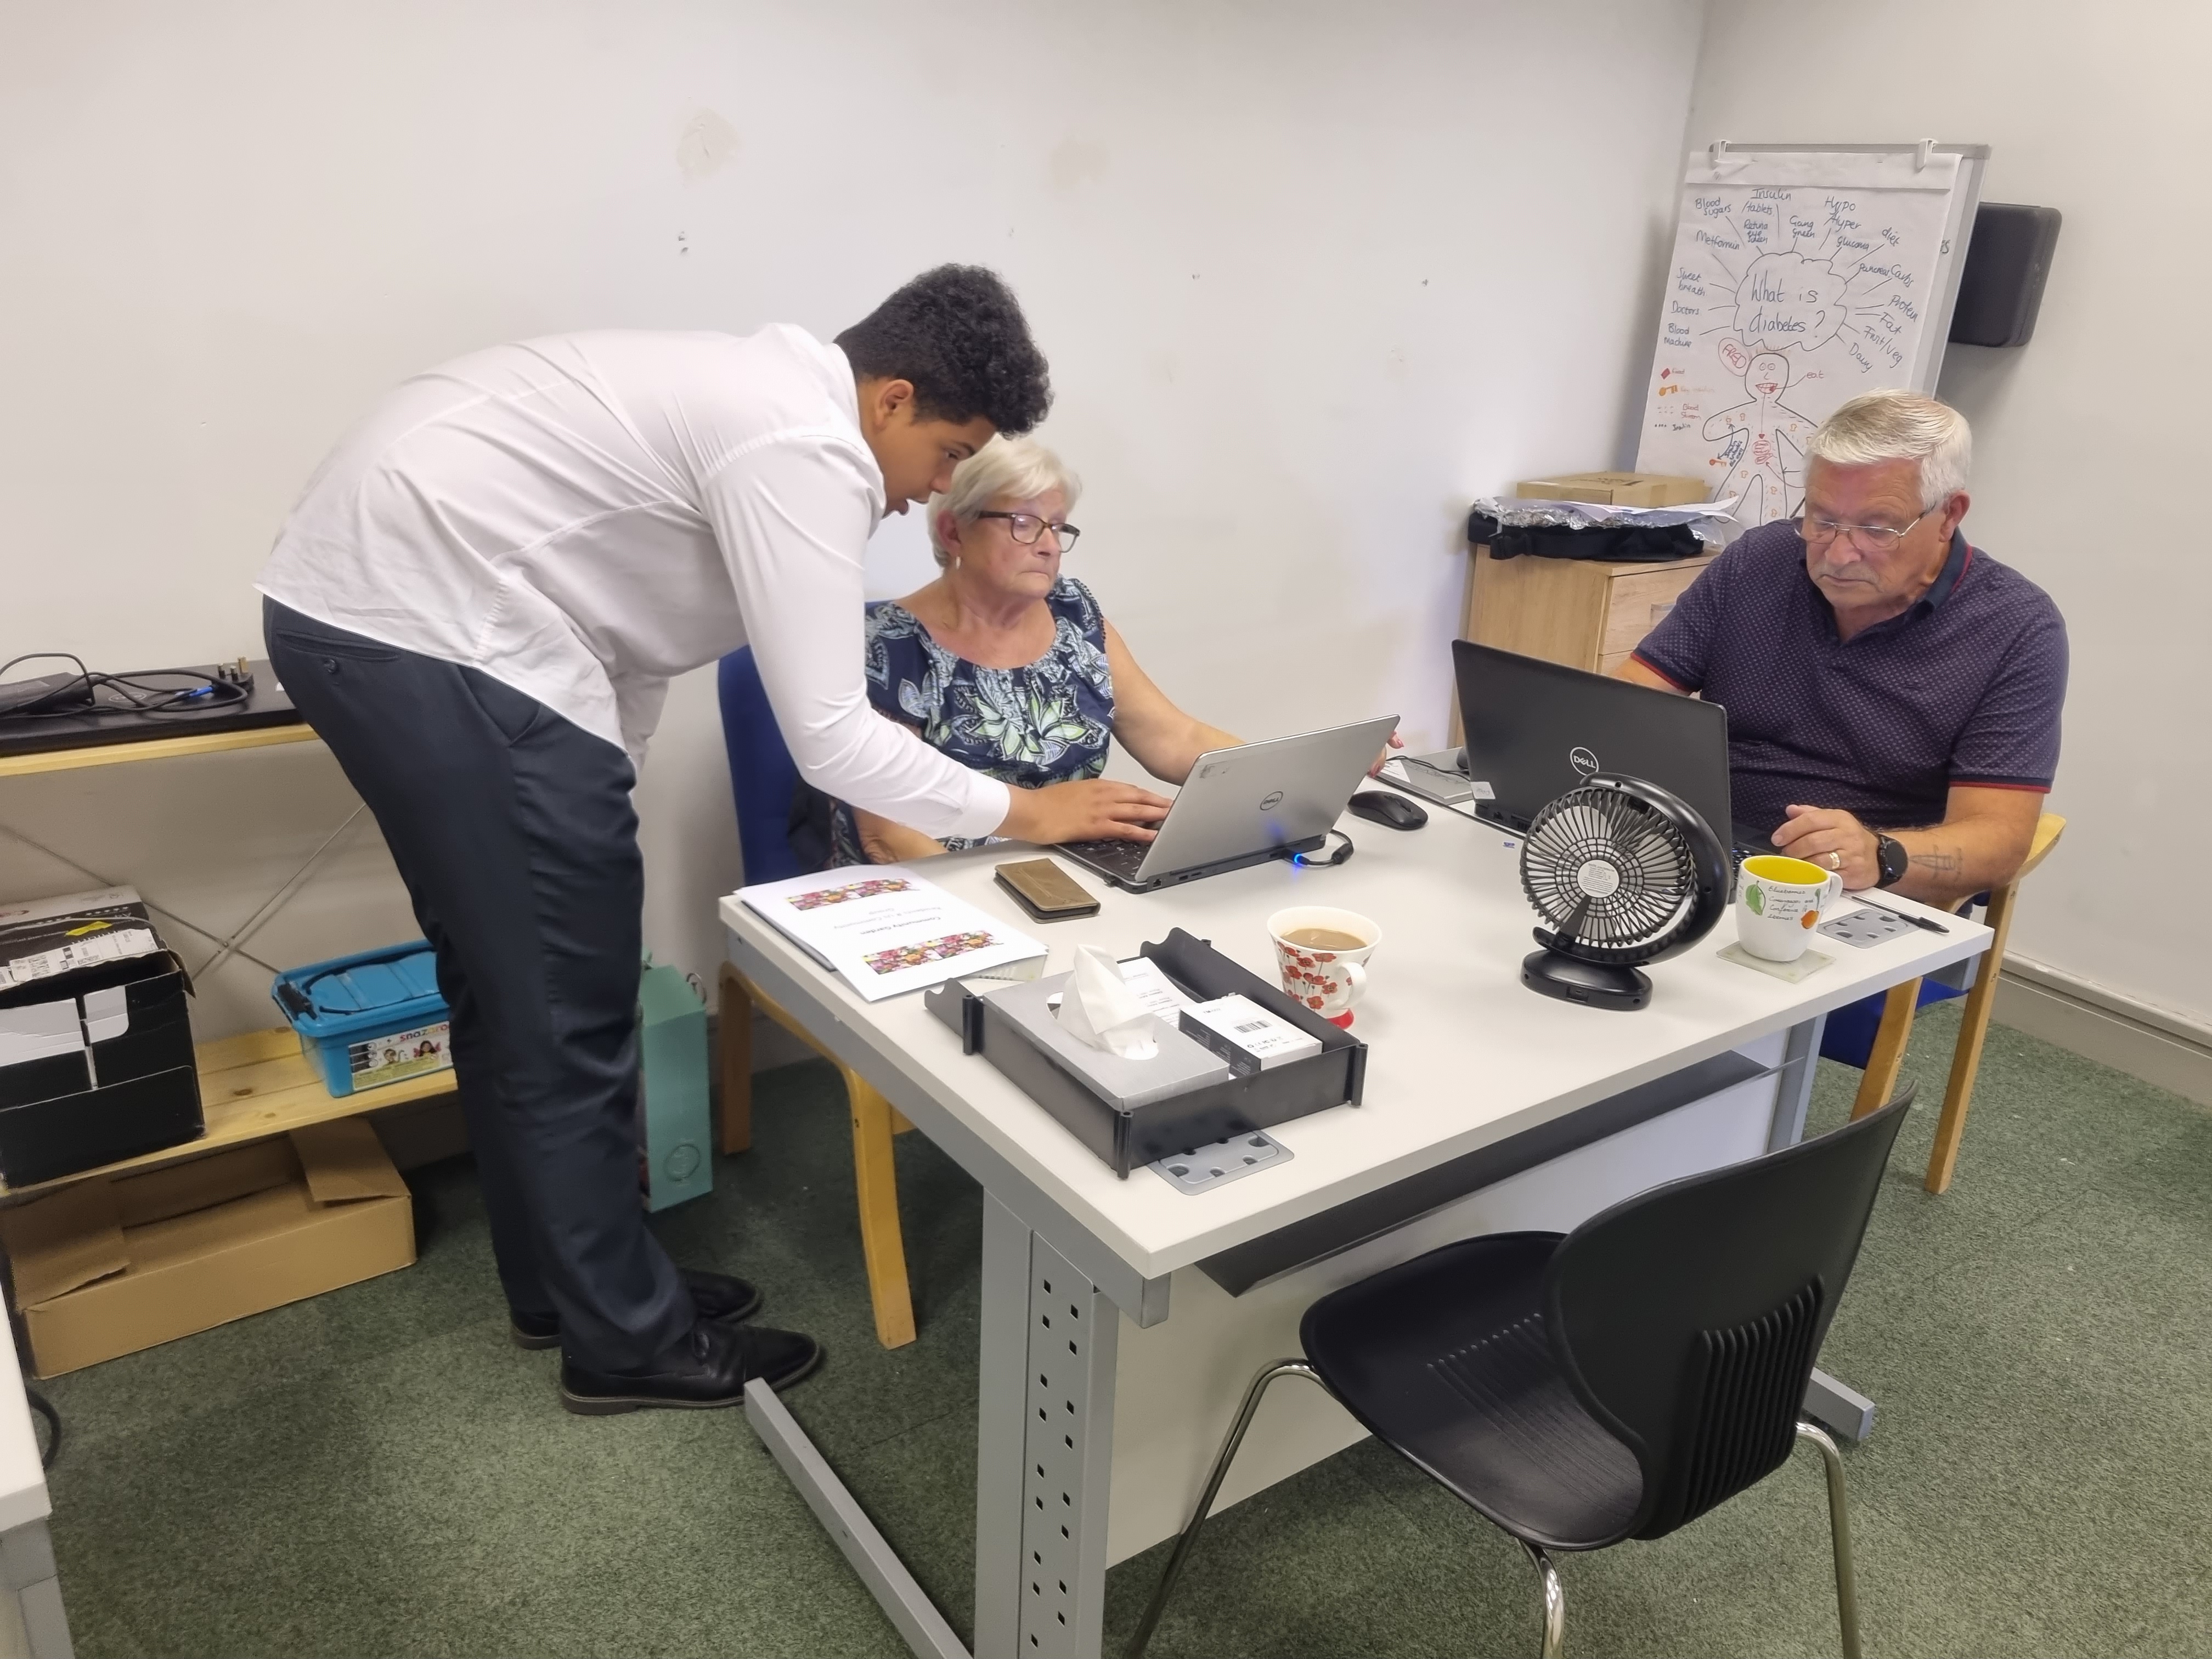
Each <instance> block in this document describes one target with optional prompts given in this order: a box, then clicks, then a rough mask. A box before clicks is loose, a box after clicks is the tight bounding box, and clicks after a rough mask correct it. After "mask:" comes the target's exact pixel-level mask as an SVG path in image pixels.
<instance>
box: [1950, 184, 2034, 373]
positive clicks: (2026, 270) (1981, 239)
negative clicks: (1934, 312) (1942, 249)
mask: <svg viewBox="0 0 2212 1659" xmlns="http://www.w3.org/2000/svg"><path fill="white" fill-rule="evenodd" d="M2058 224H2059V213H2058V210H2057V208H2046V207H2022V206H2021V205H2019V204H2016V203H2013V202H1984V203H1983V204H1981V206H1980V207H1979V208H1978V210H1976V211H1975V214H1974V234H1973V240H1971V241H1969V242H1968V243H1967V244H1966V269H1965V270H1962V271H1960V273H1959V303H1958V306H1957V307H1956V308H1955V309H1954V310H1953V312H1952V313H1951V338H1952V339H1953V340H1954V341H1955V342H1957V343H1959V344H1960V345H1979V346H2018V345H2026V344H2027V342H2028V339H2029V337H2031V336H2033V334H2034V332H2035V313H2037V312H2038V311H2039V310H2040V309H2042V307H2043V284H2044V282H2045V279H2046V278H2047V277H2049V276H2050V275H2051V255H2052V253H2053V252H2056V251H2057V246H2058Z"/></svg>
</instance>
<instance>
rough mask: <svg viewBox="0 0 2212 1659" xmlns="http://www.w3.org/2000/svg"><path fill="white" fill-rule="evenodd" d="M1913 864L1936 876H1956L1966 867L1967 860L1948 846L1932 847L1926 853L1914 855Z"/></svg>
mask: <svg viewBox="0 0 2212 1659" xmlns="http://www.w3.org/2000/svg"><path fill="white" fill-rule="evenodd" d="M1912 863H1913V866H1914V867H1915V868H1916V869H1920V870H1925V871H1927V872H1928V873H1929V874H1930V875H1934V876H1955V875H1957V874H1958V873H1959V872H1960V871H1961V870H1963V869H1965V868H1966V860H1965V859H1963V858H1961V857H1960V855H1959V854H1956V853H1954V852H1952V851H1950V850H1949V849H1948V848H1942V847H1931V848H1929V849H1928V850H1927V851H1926V852H1924V853H1915V854H1913V855H1912Z"/></svg>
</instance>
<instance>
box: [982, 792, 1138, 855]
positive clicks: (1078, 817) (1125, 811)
mask: <svg viewBox="0 0 2212 1659" xmlns="http://www.w3.org/2000/svg"><path fill="white" fill-rule="evenodd" d="M1012 793H1013V802H1012V806H1011V807H1010V808H1009V809H1008V811H1007V813H1006V820H1005V822H1003V823H1000V825H999V830H998V833H999V834H1000V835H1002V836H1009V837H1011V838H1012V839H1013V840H1015V841H1027V842H1036V844H1037V845H1038V846H1040V847H1049V846H1052V845H1054V843H1055V842H1063V841H1150V840H1152V836H1153V834H1154V833H1155V832H1154V831H1153V829H1152V825H1154V824H1156V823H1158V822H1159V821H1160V820H1161V819H1162V818H1164V817H1167V815H1168V807H1169V805H1170V802H1169V800H1168V799H1166V797H1164V796H1162V795H1156V794H1154V793H1152V791H1151V790H1149V789H1139V788H1138V787H1137V786H1136V785H1134V784H1133V783H1120V782H1116V781H1115V780H1114V779H1112V778H1079V779H1078V780H1076V781H1073V782H1072V783H1048V784H1047V785H1045V787H1043V788H1042V789H1017V790H1015V791H1013V792H1012Z"/></svg>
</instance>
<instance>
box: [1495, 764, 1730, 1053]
mask: <svg viewBox="0 0 2212 1659" xmlns="http://www.w3.org/2000/svg"><path fill="white" fill-rule="evenodd" d="M1521 890H1522V891H1523V892H1524V893H1526V894H1528V902H1529V903H1531V904H1533V905H1534V906H1535V907H1536V910H1537V914H1539V915H1541V916H1542V917H1543V918H1544V920H1545V921H1547V923H1549V924H1550V926H1549V927H1539V928H1538V929H1537V930H1536V943H1537V944H1539V945H1542V946H1543V947H1544V948H1543V949H1542V950H1541V951H1536V952H1534V954H1533V955H1531V956H1530V957H1528V958H1527V960H1525V961H1524V962H1522V964H1521V982H1522V984H1523V985H1525V986H1527V987H1528V988H1529V989H1530V990H1532V991H1541V992H1542V993H1543V994H1545V995H1546V996H1547V997H1558V998H1559V999H1560V1000H1563V1001H1566V1002H1581V1003H1587V1004H1588V1005H1589V1006H1591V1007H1593V1008H1620V1009H1627V1008H1641V1007H1643V1006H1644V1005H1645V1004H1646V1003H1648V1002H1650V1000H1651V981H1650V976H1649V975H1645V974H1644V973H1641V972H1639V971H1638V964H1639V963H1652V962H1660V961H1663V960H1664V959H1665V958H1667V957H1671V956H1674V955H1677V954H1679V953H1680V952H1681V951H1686V950H1688V949H1689V948H1690V946H1692V945H1695V944H1696V943H1697V942H1698V941H1699V939H1703V938H1704V937H1705V935H1706V934H1707V933H1711V931H1712V927H1713V924H1714V923H1715V922H1717V921H1719V920H1720V917H1721V912H1722V911H1723V909H1725V908H1727V907H1728V901H1729V859H1728V848H1725V847H1723V845H1722V844H1721V840H1720V837H1719V836H1716V835H1715V834H1714V833H1713V831H1712V827H1711V825H1710V824H1708V823H1706V822H1705V819H1704V818H1702V817H1699V814H1698V811H1697V810H1696V809H1695V808H1694V807H1692V806H1691V805H1689V803H1688V802H1686V801H1685V800H1683V799H1682V798H1681V797H1680V796H1679V795H1676V794H1675V793H1673V792H1672V791H1671V790H1666V789H1662V788H1661V787H1659V786H1658V785H1657V784H1656V783H1650V782H1646V781H1644V779H1642V778H1631V777H1624V776H1620V775H1617V774H1614V773H1610V772H1600V773H1597V774H1595V775H1593V776H1592V777H1591V778H1590V780H1589V782H1587V783H1584V784H1583V785H1581V786H1579V787H1577V788H1573V789H1570V790H1569V791H1567V793H1565V794H1564V795H1562V796H1560V797H1559V799H1557V800H1555V801H1553V802H1552V803H1551V804H1550V805H1547V806H1546V807H1545V808H1544V809H1543V810H1542V811H1540V812H1538V813H1537V814H1536V817H1535V820H1534V823H1531V824H1530V825H1529V826H1528V834H1527V835H1526V836H1523V837H1522V842H1521Z"/></svg>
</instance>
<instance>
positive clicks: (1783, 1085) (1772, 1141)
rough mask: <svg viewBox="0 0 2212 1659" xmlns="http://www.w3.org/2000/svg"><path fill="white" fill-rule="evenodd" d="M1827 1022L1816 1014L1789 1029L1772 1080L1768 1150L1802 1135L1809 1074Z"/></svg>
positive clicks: (1808, 1102) (1815, 1065)
mask: <svg viewBox="0 0 2212 1659" xmlns="http://www.w3.org/2000/svg"><path fill="white" fill-rule="evenodd" d="M1827 1024H1828V1017H1827V1016H1826V1014H1819V1015H1815V1016H1814V1018H1811V1019H1808V1020H1807V1021H1806V1022H1805V1023H1804V1024H1802V1025H1793V1026H1791V1027H1790V1038H1789V1041H1788V1042H1787V1043H1786V1044H1785V1045H1784V1048H1783V1050H1782V1065H1781V1067H1780V1069H1779V1070H1778V1072H1777V1073H1776V1074H1775V1079H1774V1122H1773V1126H1772V1127H1771V1128H1770V1129H1769V1130H1768V1131H1767V1134H1766V1150H1767V1151H1768V1152H1780V1151H1781V1150H1782V1149H1783V1148H1784V1146H1796V1144H1797V1143H1798V1142H1799V1141H1801V1140H1802V1139H1804V1138H1805V1111H1806V1109H1807V1108H1808V1106H1810V1105H1811V1104H1812V1103H1813V1074H1814V1071H1815V1070H1816V1069H1817V1068H1818V1067H1819V1066H1820V1033H1821V1032H1822V1031H1824V1030H1826V1029H1827Z"/></svg>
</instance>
